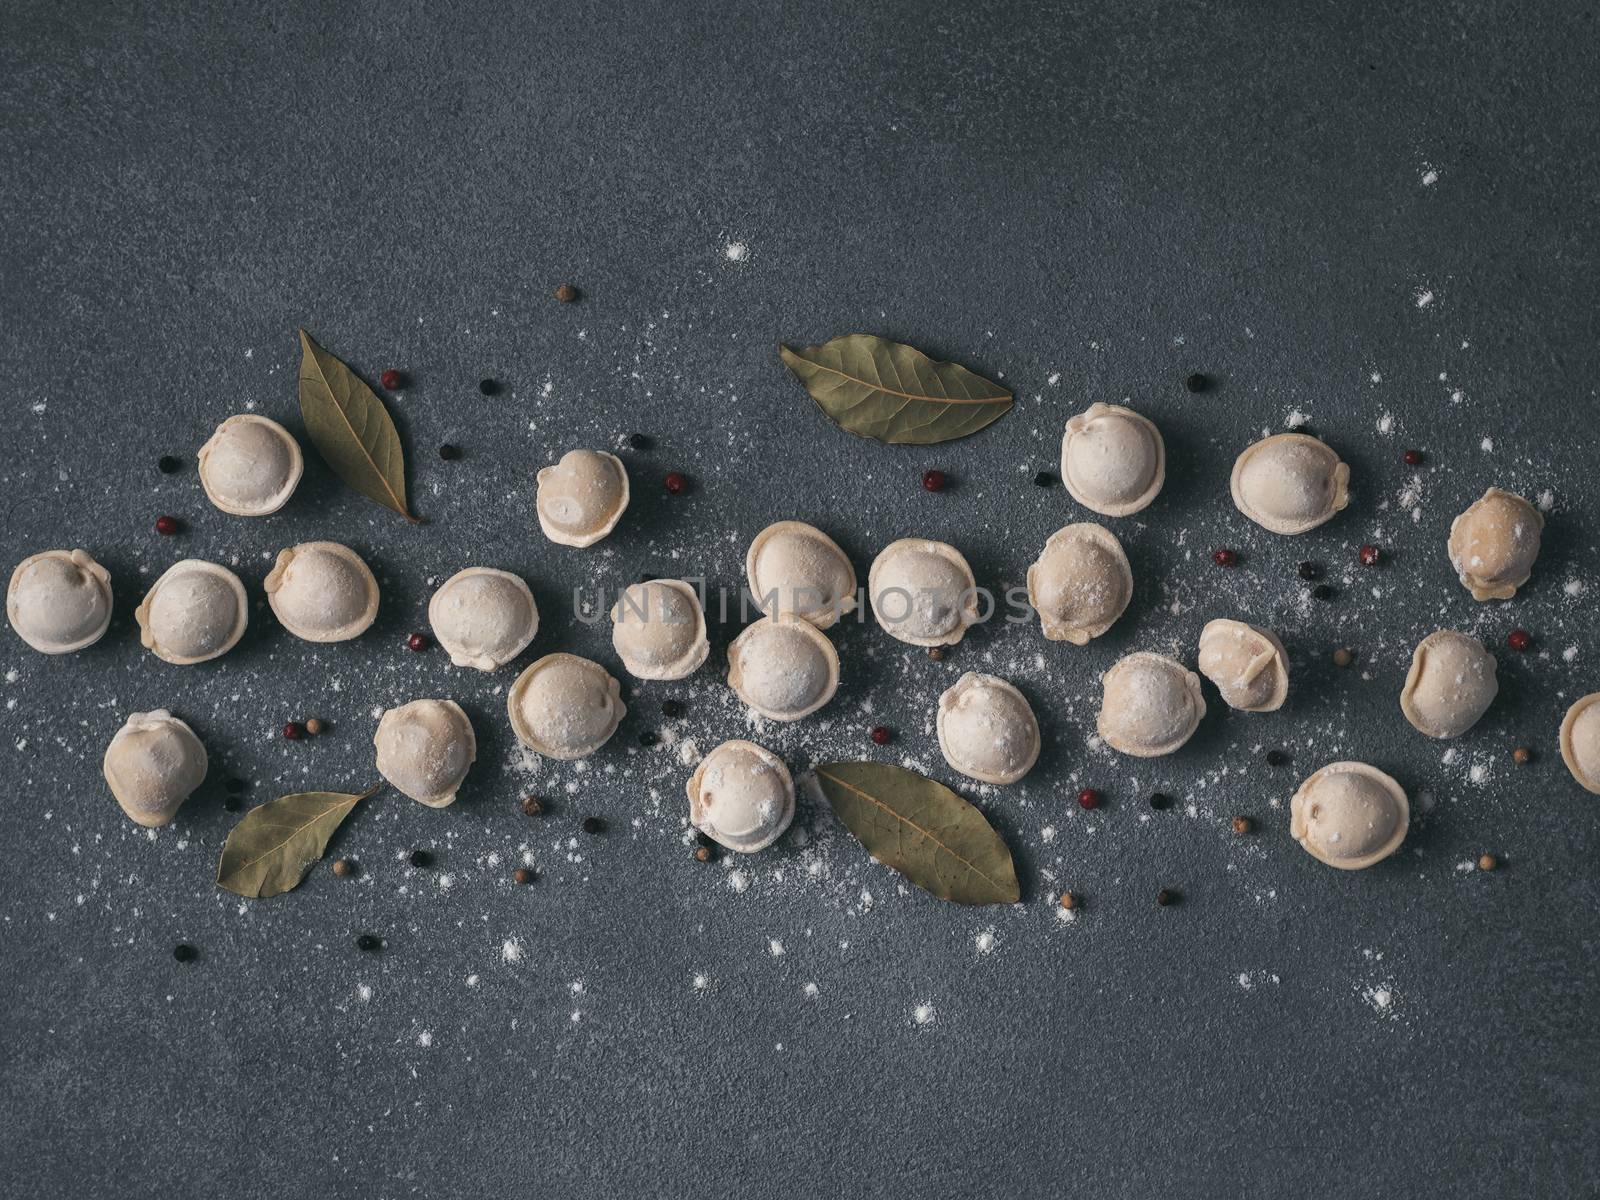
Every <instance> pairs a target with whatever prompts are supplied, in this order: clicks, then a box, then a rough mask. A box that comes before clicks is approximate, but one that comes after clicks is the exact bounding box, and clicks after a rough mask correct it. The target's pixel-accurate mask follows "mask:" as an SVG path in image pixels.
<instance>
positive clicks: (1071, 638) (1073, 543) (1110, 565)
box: [1028, 521, 1133, 646]
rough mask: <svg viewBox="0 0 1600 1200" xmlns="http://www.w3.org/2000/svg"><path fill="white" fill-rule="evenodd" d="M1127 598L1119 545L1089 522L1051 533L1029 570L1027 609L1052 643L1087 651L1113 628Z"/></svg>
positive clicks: (1128, 579)
mask: <svg viewBox="0 0 1600 1200" xmlns="http://www.w3.org/2000/svg"><path fill="white" fill-rule="evenodd" d="M1132 596H1133V570H1132V568H1130V567H1129V566H1128V556H1127V555H1126V554H1124V553H1123V551H1122V543H1121V542H1119V541H1118V540H1117V537H1116V535H1115V534H1114V533H1112V532H1111V531H1110V530H1109V529H1106V528H1105V527H1104V526H1102V525H1095V524H1093V523H1092V522H1087V521H1086V522H1082V523H1080V524H1077V525H1068V526H1066V527H1065V528H1063V529H1058V530H1056V531H1055V532H1054V533H1052V534H1051V535H1050V540H1049V541H1047V542H1045V544H1044V550H1043V551H1041V552H1040V554H1039V557H1038V558H1037V559H1036V560H1035V561H1034V564H1033V565H1032V566H1031V567H1029V568H1028V603H1029V604H1031V605H1033V610H1034V611H1035V612H1036V613H1038V614H1039V624H1040V625H1041V626H1042V627H1043V629H1044V635H1045V637H1047V638H1049V639H1050V640H1051V641H1053V642H1071V643H1072V644H1073V645H1075V646H1083V645H1087V644H1088V642H1089V639H1090V638H1097V637H1099V636H1100V635H1101V634H1102V633H1104V632H1105V631H1106V630H1108V629H1110V628H1111V626H1112V625H1113V624H1115V623H1116V620H1117V618H1118V617H1120V616H1121V615H1122V614H1123V611H1124V610H1125V609H1126V608H1127V607H1128V601H1129V599H1131V598H1132Z"/></svg>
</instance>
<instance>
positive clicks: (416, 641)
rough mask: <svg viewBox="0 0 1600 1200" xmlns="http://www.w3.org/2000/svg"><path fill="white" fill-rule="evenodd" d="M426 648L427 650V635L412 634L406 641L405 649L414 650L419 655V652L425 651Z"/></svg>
mask: <svg viewBox="0 0 1600 1200" xmlns="http://www.w3.org/2000/svg"><path fill="white" fill-rule="evenodd" d="M427 648H428V635H427V634H425V633H413V634H412V635H411V636H410V637H408V638H407V639H406V649H407V650H416V651H418V652H419V653H420V652H421V651H423V650H426V649H427Z"/></svg>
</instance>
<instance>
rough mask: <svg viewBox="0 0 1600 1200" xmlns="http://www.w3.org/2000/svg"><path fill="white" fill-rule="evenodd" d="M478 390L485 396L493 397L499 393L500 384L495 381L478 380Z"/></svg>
mask: <svg viewBox="0 0 1600 1200" xmlns="http://www.w3.org/2000/svg"><path fill="white" fill-rule="evenodd" d="M478 390H479V391H480V392H482V393H483V394H484V395H485V396H493V395H496V394H498V393H499V391H500V384H499V383H498V382H497V381H496V380H493V379H480V380H478Z"/></svg>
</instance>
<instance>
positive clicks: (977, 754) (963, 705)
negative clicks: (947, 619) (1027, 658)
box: [936, 671, 1039, 783]
mask: <svg viewBox="0 0 1600 1200" xmlns="http://www.w3.org/2000/svg"><path fill="white" fill-rule="evenodd" d="M936 725H937V728H938V734H939V750H940V751H941V752H942V753H943V754H944V760H945V762H947V763H949V764H950V765H951V766H952V767H954V768H955V769H956V770H957V771H960V772H961V773H962V774H963V775H969V776H971V777H972V778H973V779H977V780H981V781H982V782H984V783H1015V782H1016V781H1017V780H1019V779H1021V778H1022V777H1023V776H1024V775H1026V774H1027V773H1028V772H1029V771H1030V770H1032V769H1033V764H1034V763H1035V762H1037V761H1038V759H1039V722H1038V720H1037V718H1035V717H1034V715H1033V707H1032V706H1031V705H1030V704H1029V703H1028V698H1027V697H1026V696H1024V695H1023V694H1022V693H1021V692H1019V691H1018V690H1017V689H1016V688H1015V687H1014V686H1013V685H1012V684H1010V683H1008V682H1007V681H1006V680H1004V679H1001V678H1000V677H999V676H996V675H980V674H977V673H976V672H973V671H968V672H967V673H966V674H965V675H963V676H962V677H961V678H960V679H958V680H956V683H955V686H954V687H952V688H950V689H949V690H948V691H946V692H945V693H944V694H943V695H942V696H940V697H939V714H938V718H937V721H936Z"/></svg>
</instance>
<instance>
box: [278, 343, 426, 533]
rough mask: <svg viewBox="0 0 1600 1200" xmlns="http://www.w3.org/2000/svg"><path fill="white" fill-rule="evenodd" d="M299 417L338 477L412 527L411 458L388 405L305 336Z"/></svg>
mask: <svg viewBox="0 0 1600 1200" xmlns="http://www.w3.org/2000/svg"><path fill="white" fill-rule="evenodd" d="M300 351H301V353H300V416H301V417H302V419H304V421H305V423H306V433H307V434H308V435H309V436H310V438H311V442H312V444H313V445H314V446H316V448H317V450H318V451H319V452H320V453H321V455H322V457H323V458H324V459H325V460H326V461H327V463H328V466H330V467H332V468H333V473H334V474H335V475H337V476H338V477H339V478H340V479H342V480H344V481H345V483H347V484H349V485H350V486H351V487H353V488H354V489H355V490H356V491H358V492H360V493H361V494H362V495H363V496H365V497H367V498H368V499H369V500H376V501H377V502H378V503H379V504H381V505H383V506H384V507H385V508H392V509H394V511H395V512H397V513H399V514H400V515H401V516H402V517H404V518H405V519H406V520H408V521H410V522H411V523H412V524H413V525H416V524H418V523H419V522H418V520H417V518H416V517H414V516H412V515H411V511H410V509H408V508H407V507H406V458H405V451H404V450H402V449H401V447H400V434H399V432H398V431H396V429H395V427H394V419H393V418H392V417H390V416H389V410H388V409H387V408H385V407H384V406H383V401H382V400H380V399H378V397H377V396H376V395H374V394H373V391H372V389H371V388H369V387H368V386H367V385H366V384H365V383H363V382H362V381H361V377H360V376H359V375H357V374H356V373H355V372H354V371H352V370H351V369H350V368H349V367H347V366H345V364H344V363H343V362H341V361H340V360H339V359H338V358H336V357H334V356H333V355H332V354H329V353H328V352H327V351H326V350H324V349H323V348H322V347H321V346H319V345H317V343H316V341H315V340H314V339H313V338H312V337H311V335H310V334H309V333H307V332H306V331H305V330H304V329H302V330H301V331H300Z"/></svg>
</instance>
